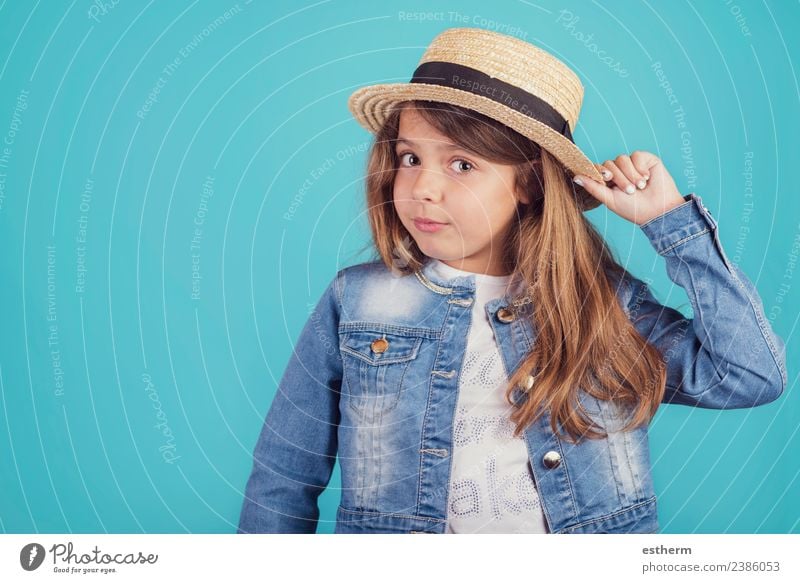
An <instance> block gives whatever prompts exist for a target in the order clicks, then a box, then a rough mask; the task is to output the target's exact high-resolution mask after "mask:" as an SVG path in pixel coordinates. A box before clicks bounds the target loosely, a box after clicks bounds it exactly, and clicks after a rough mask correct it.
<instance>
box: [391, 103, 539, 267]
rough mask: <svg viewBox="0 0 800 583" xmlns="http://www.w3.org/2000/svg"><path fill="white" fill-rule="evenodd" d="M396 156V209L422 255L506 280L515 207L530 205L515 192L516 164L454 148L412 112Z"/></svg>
mask: <svg viewBox="0 0 800 583" xmlns="http://www.w3.org/2000/svg"><path fill="white" fill-rule="evenodd" d="M395 151H396V153H397V155H398V159H399V162H398V169H397V174H396V176H395V181H394V206H395V210H396V211H397V214H398V215H399V217H400V221H401V222H402V223H403V226H405V228H406V229H407V230H408V232H409V233H411V236H412V237H413V238H414V240H415V241H416V243H417V245H418V246H419V248H420V250H421V251H422V252H423V253H424V254H425V255H427V256H429V257H433V258H435V259H439V260H441V261H442V262H444V263H446V264H448V265H450V266H452V267H455V268H457V269H462V270H464V271H469V272H472V273H485V274H488V275H506V274H507V271H508V270H507V269H506V268H504V266H503V262H502V242H503V238H504V236H505V234H506V233H507V231H508V229H510V228H514V225H515V218H516V208H517V204H518V203H519V202H524V203H526V204H527V203H528V202H529V200H528V199H527V197H520V198H518V196H517V194H516V193H515V191H514V169H513V166H510V165H505V164H497V163H493V162H489V161H488V160H485V159H483V158H481V157H479V156H477V155H475V154H474V153H472V152H470V151H469V150H465V149H463V148H461V147H459V146H457V145H455V144H453V143H452V142H451V141H450V139H449V138H447V137H446V136H444V135H442V134H440V133H439V132H438V131H437V130H436V129H435V128H434V127H433V126H431V125H430V124H428V123H427V122H426V121H424V120H423V119H422V117H421V116H420V115H419V113H417V112H416V111H414V110H412V109H405V110H403V112H402V113H401V114H400V131H399V135H398V141H397V143H396V145H395ZM425 219H427V220H428V221H434V222H433V223H426V222H425V221H424V220H425Z"/></svg>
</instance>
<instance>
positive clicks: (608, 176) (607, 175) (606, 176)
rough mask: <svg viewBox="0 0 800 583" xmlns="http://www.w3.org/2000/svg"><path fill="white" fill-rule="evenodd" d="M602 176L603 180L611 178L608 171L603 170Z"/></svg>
mask: <svg viewBox="0 0 800 583" xmlns="http://www.w3.org/2000/svg"><path fill="white" fill-rule="evenodd" d="M602 174H603V178H605V179H606V180H608V179H609V178H611V171H610V170H603V172H602Z"/></svg>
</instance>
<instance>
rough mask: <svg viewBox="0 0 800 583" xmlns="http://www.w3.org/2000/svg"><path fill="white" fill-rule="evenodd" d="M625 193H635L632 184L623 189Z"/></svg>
mask: <svg viewBox="0 0 800 583" xmlns="http://www.w3.org/2000/svg"><path fill="white" fill-rule="evenodd" d="M625 192H627V193H628V194H633V193H634V192H636V189H635V188H634V187H633V184H629V185H628V186H626V187H625Z"/></svg>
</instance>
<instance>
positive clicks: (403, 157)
mask: <svg viewBox="0 0 800 583" xmlns="http://www.w3.org/2000/svg"><path fill="white" fill-rule="evenodd" d="M398 156H400V166H405V165H406V164H404V163H403V161H404V160H405V157H406V156H413V157H414V158H416V156H414V154H413V152H403V153H402V154H398Z"/></svg>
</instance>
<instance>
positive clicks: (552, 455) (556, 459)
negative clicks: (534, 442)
mask: <svg viewBox="0 0 800 583" xmlns="http://www.w3.org/2000/svg"><path fill="white" fill-rule="evenodd" d="M542 462H543V463H544V465H545V467H546V468H550V469H551V470H552V469H553V468H557V467H558V466H560V465H561V454H560V453H558V452H557V451H548V452H547V453H546V454H544V457H543V458H542Z"/></svg>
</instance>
